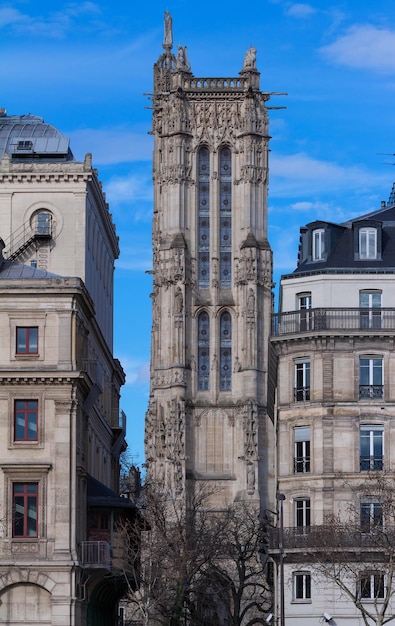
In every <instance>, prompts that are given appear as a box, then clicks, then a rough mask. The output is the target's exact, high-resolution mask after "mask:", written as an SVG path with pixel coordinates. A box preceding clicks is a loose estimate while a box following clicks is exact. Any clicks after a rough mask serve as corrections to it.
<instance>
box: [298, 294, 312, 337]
mask: <svg viewBox="0 0 395 626" xmlns="http://www.w3.org/2000/svg"><path fill="white" fill-rule="evenodd" d="M297 299H298V300H297V307H298V309H299V311H300V314H299V320H300V324H299V326H300V330H311V327H312V324H311V320H312V318H311V311H310V309H311V293H301V294H298V296H297Z"/></svg>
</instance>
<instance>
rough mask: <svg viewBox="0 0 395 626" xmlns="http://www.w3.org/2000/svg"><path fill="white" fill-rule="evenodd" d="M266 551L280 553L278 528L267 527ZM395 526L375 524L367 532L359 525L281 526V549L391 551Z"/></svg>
mask: <svg viewBox="0 0 395 626" xmlns="http://www.w3.org/2000/svg"><path fill="white" fill-rule="evenodd" d="M268 544H269V545H268V547H269V553H272V555H275V554H276V553H277V552H280V547H279V546H280V528H270V529H269V537H268ZM394 545H395V527H384V526H376V527H374V528H372V529H371V531H370V532H369V531H366V532H364V530H363V529H362V528H361V526H352V525H349V526H341V525H339V524H338V523H336V522H335V523H334V524H328V525H322V526H297V527H294V528H284V530H283V547H284V550H286V551H287V550H288V551H294V550H296V551H298V550H301V551H303V552H305V551H306V550H312V551H317V550H323V551H328V550H333V551H334V552H335V551H339V552H340V553H341V552H342V551H344V550H345V549H347V550H349V551H353V550H356V551H359V552H360V551H361V550H365V549H366V550H368V551H371V550H372V551H382V550H386V549H387V548H389V549H390V550H391V551H392V552H393V551H394V548H393V546H394Z"/></svg>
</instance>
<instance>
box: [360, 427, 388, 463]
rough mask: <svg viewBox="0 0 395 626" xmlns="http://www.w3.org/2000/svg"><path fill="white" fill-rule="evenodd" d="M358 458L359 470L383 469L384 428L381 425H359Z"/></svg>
mask: <svg viewBox="0 0 395 626" xmlns="http://www.w3.org/2000/svg"><path fill="white" fill-rule="evenodd" d="M359 459H360V470H361V472H366V471H369V470H372V471H379V470H382V469H383V461H384V430H383V427H382V426H375V425H366V426H361V428H360V430H359Z"/></svg>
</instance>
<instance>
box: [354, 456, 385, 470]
mask: <svg viewBox="0 0 395 626" xmlns="http://www.w3.org/2000/svg"><path fill="white" fill-rule="evenodd" d="M383 467H384V457H383V455H382V454H380V455H378V456H369V455H361V457H360V459H359V469H360V471H361V472H371V471H373V472H379V471H381V470H382V469H383Z"/></svg>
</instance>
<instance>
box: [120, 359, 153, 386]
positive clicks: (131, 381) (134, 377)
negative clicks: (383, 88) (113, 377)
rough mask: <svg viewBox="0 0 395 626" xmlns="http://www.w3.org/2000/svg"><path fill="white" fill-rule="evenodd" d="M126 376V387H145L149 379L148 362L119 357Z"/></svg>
mask: <svg viewBox="0 0 395 626" xmlns="http://www.w3.org/2000/svg"><path fill="white" fill-rule="evenodd" d="M119 359H120V361H121V363H122V367H123V369H124V371H125V374H126V384H127V385H145V384H148V383H149V379H150V362H149V360H148V361H143V360H142V359H133V358H131V357H130V356H127V355H125V356H120V357H119Z"/></svg>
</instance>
